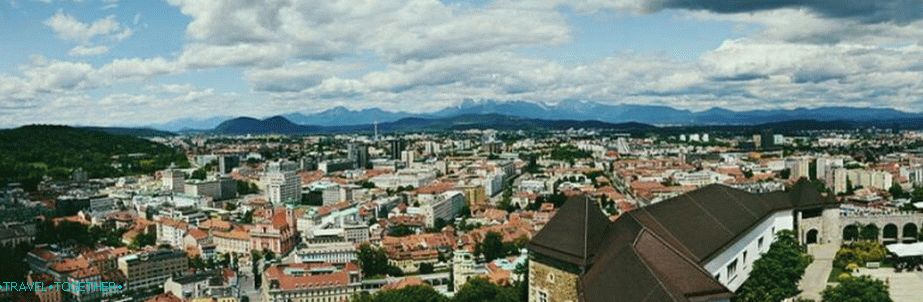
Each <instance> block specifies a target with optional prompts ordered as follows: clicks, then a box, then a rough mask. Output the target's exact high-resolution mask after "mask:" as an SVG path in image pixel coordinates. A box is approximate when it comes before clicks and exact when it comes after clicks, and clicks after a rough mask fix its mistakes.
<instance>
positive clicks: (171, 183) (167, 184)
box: [160, 169, 186, 193]
mask: <svg viewBox="0 0 923 302" xmlns="http://www.w3.org/2000/svg"><path fill="white" fill-rule="evenodd" d="M185 179H186V174H185V173H183V171H180V170H177V169H167V170H163V172H162V173H161V174H160V181H161V182H162V183H163V189H164V190H167V191H170V192H173V193H182V192H184V190H185V188H184V187H183V184H184V183H185Z"/></svg>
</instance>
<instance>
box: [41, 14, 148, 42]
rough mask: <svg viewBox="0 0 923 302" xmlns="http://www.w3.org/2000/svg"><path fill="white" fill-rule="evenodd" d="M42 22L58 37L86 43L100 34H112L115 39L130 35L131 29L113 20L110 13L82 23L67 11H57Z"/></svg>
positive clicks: (113, 17)
mask: <svg viewBox="0 0 923 302" xmlns="http://www.w3.org/2000/svg"><path fill="white" fill-rule="evenodd" d="M44 23H45V25H46V26H48V27H50V28H51V29H52V30H53V31H54V32H55V34H56V35H57V36H58V37H59V38H61V39H64V40H68V41H73V42H77V43H82V44H87V43H89V42H90V40H92V39H94V38H96V37H100V36H112V37H114V38H116V39H117V40H122V39H124V38H127V37H129V36H131V29H128V28H123V27H122V26H121V25H120V24H119V22H118V21H116V20H115V16H111V15H110V16H108V17H105V18H102V19H99V20H96V21H93V22H90V23H83V22H80V21H79V20H77V19H76V18H74V17H73V16H71V15H69V14H67V13H64V12H61V11H58V12H57V13H55V14H54V15H53V16H51V18H48V19H47V20H45V22H44Z"/></svg>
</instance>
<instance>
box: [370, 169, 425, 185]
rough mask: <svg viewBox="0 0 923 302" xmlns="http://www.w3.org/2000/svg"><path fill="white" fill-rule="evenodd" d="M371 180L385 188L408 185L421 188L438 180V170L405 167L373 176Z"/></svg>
mask: <svg viewBox="0 0 923 302" xmlns="http://www.w3.org/2000/svg"><path fill="white" fill-rule="evenodd" d="M369 181H371V182H373V183H375V186H376V187H379V188H385V189H396V188H397V187H406V186H412V187H414V188H419V187H423V186H426V185H428V184H430V183H432V182H434V181H436V172H434V171H433V170H430V169H403V170H400V171H397V172H395V173H389V174H382V175H378V176H375V177H372V178H371V179H369Z"/></svg>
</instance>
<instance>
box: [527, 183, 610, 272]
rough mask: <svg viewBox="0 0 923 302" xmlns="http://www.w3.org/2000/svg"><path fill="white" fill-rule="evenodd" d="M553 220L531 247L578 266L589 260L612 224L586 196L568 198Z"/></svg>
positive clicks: (533, 240) (533, 241) (537, 235)
mask: <svg viewBox="0 0 923 302" xmlns="http://www.w3.org/2000/svg"><path fill="white" fill-rule="evenodd" d="M551 221H552V222H553V223H548V225H546V226H545V227H544V228H543V229H542V231H541V232H539V233H538V234H536V235H535V237H534V238H532V241H531V242H530V243H529V249H530V250H534V251H537V252H539V253H541V254H544V255H546V256H550V257H553V258H555V259H558V260H561V261H565V262H567V263H570V264H573V265H577V266H584V265H586V264H587V263H589V261H590V260H591V259H590V258H592V257H593V255H594V251H595V249H596V246H597V245H598V244H599V242H600V240H601V239H602V237H603V234H604V233H605V231H606V228H607V227H608V226H609V218H607V217H606V215H604V214H603V213H602V212H601V211H599V209H597V208H595V204H594V203H591V202H590V201H589V200H588V199H586V198H584V197H583V196H576V197H572V198H570V199H568V200H567V202H565V203H564V206H562V207H561V209H560V210H558V213H557V214H555V216H554V218H552V220H551ZM584 222H586V223H584Z"/></svg>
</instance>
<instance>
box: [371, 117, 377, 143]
mask: <svg viewBox="0 0 923 302" xmlns="http://www.w3.org/2000/svg"><path fill="white" fill-rule="evenodd" d="M372 124H373V125H375V141H376V142H377V141H378V120H375V122H374V123H372Z"/></svg>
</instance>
